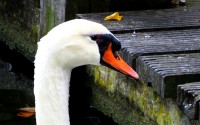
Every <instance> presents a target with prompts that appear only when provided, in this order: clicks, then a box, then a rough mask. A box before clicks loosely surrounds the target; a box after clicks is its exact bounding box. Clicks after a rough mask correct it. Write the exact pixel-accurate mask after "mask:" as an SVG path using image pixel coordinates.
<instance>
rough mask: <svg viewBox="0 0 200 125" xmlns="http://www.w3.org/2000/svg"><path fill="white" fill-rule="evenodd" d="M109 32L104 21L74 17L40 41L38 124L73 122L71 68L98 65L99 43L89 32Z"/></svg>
mask: <svg viewBox="0 0 200 125" xmlns="http://www.w3.org/2000/svg"><path fill="white" fill-rule="evenodd" d="M108 33H110V32H109V31H108V30H107V29H106V28H105V27H104V26H102V25H101V24H98V23H94V22H91V21H87V20H83V19H75V20H72V21H68V22H65V23H62V24H60V25H58V26H56V27H55V28H53V29H52V30H51V31H50V32H49V33H48V34H47V35H46V36H44V37H43V38H42V39H41V40H40V42H39V43H38V50H37V54H36V56H35V75H34V79H35V80H34V94H35V100H36V105H35V106H36V123H37V125H70V121H69V110H68V99H69V80H70V75H71V70H72V69H73V68H74V67H77V66H80V65H85V64H94V65H99V62H100V54H99V49H98V45H97V44H96V42H95V41H93V40H91V39H90V37H89V36H88V35H92V34H108ZM110 34H111V33H110Z"/></svg>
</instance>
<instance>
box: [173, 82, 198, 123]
mask: <svg viewBox="0 0 200 125" xmlns="http://www.w3.org/2000/svg"><path fill="white" fill-rule="evenodd" d="M199 102H200V82H194V83H186V84H181V85H178V87H177V103H178V106H179V107H180V108H181V109H182V111H183V112H184V113H185V115H186V116H188V118H190V119H195V120H198V119H199V115H200V113H199ZM199 120H200V119H199Z"/></svg>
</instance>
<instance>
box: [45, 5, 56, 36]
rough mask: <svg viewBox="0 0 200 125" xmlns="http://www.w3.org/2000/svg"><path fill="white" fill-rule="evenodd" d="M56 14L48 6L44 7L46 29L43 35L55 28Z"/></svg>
mask: <svg viewBox="0 0 200 125" xmlns="http://www.w3.org/2000/svg"><path fill="white" fill-rule="evenodd" d="M55 18H56V13H55V11H54V9H53V7H52V6H51V5H50V4H47V5H46V28H45V34H47V32H48V31H49V30H51V29H52V28H53V27H54V26H55Z"/></svg>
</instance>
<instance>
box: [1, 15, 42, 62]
mask: <svg viewBox="0 0 200 125" xmlns="http://www.w3.org/2000/svg"><path fill="white" fill-rule="evenodd" d="M32 32H33V31H32V29H26V28H23V27H21V26H20V24H19V23H18V22H16V21H13V22H10V21H9V20H7V19H4V18H0V34H1V35H0V40H1V41H2V42H5V43H6V44H7V45H8V46H9V47H10V48H11V49H14V50H17V51H18V52H20V53H22V54H23V55H24V56H25V57H26V58H28V59H29V60H30V61H33V60H34V55H35V53H36V48H37V46H36V42H35V41H36V39H38V38H35V37H32ZM35 34H38V32H37V31H36V33H35ZM36 36H37V35H36Z"/></svg>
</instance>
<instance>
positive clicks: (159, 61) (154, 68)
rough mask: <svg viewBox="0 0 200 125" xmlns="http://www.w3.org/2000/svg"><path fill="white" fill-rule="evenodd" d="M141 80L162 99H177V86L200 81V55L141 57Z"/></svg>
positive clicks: (139, 62) (138, 60)
mask: <svg viewBox="0 0 200 125" xmlns="http://www.w3.org/2000/svg"><path fill="white" fill-rule="evenodd" d="M136 63H137V64H136V65H137V72H138V73H139V75H140V80H141V81H142V82H144V83H148V84H150V85H151V86H152V87H153V88H154V89H155V91H156V92H157V93H158V94H159V95H160V96H161V97H162V98H168V97H171V98H173V97H176V96H177V94H176V90H177V85H178V84H182V83H187V82H196V81H200V53H192V54H168V55H152V56H141V57H139V58H138V59H137V61H136Z"/></svg>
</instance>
